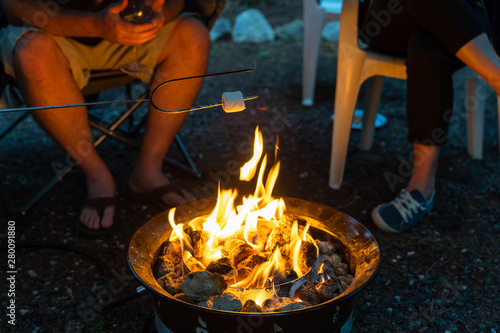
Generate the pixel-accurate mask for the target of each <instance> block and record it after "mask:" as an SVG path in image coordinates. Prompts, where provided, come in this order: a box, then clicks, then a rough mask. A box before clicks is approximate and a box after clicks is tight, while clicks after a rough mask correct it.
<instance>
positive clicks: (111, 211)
mask: <svg viewBox="0 0 500 333" xmlns="http://www.w3.org/2000/svg"><path fill="white" fill-rule="evenodd" d="M114 217H115V207H107V208H106V209H105V210H104V213H103V214H102V220H101V228H103V229H109V228H111V227H112V226H113V220H114Z"/></svg>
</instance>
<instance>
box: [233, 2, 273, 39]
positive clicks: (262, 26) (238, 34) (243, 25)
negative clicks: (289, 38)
mask: <svg viewBox="0 0 500 333" xmlns="http://www.w3.org/2000/svg"><path fill="white" fill-rule="evenodd" d="M232 36H233V41H235V42H236V43H242V42H252V43H261V42H265V41H271V40H274V30H273V28H272V27H271V25H270V24H269V22H268V21H267V19H266V18H265V16H264V15H263V14H262V13H261V12H260V11H259V10H257V9H247V10H245V11H244V12H242V13H240V14H239V15H238V16H236V20H235V22H234V27H233V32H232Z"/></svg>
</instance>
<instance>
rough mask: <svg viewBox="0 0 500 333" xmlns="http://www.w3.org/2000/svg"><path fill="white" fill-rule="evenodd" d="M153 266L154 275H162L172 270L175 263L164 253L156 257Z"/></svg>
mask: <svg viewBox="0 0 500 333" xmlns="http://www.w3.org/2000/svg"><path fill="white" fill-rule="evenodd" d="M155 267H156V269H155V276H163V275H166V274H168V273H170V272H174V270H175V263H174V262H173V261H172V257H171V256H170V255H164V256H161V257H158V259H156V262H155Z"/></svg>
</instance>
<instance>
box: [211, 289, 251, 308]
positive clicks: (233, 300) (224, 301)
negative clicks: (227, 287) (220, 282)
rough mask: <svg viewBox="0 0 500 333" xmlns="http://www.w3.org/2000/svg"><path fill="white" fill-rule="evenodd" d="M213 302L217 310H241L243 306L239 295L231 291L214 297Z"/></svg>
mask: <svg viewBox="0 0 500 333" xmlns="http://www.w3.org/2000/svg"><path fill="white" fill-rule="evenodd" d="M212 302H213V308H214V309H216V310H224V311H235V312H239V311H240V310H241V308H242V306H243V305H242V303H241V301H240V299H239V298H238V296H236V295H235V294H233V293H231V292H225V293H222V295H220V296H217V297H214V298H213V300H212Z"/></svg>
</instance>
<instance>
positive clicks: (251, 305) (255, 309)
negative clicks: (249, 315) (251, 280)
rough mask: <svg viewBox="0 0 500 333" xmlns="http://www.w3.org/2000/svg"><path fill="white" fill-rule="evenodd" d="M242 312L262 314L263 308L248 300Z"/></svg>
mask: <svg viewBox="0 0 500 333" xmlns="http://www.w3.org/2000/svg"><path fill="white" fill-rule="evenodd" d="M241 312H262V308H261V307H260V306H259V305H258V304H257V303H255V301H254V300H253V299H248V300H247V301H246V302H245V304H243V307H242V308H241Z"/></svg>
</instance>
